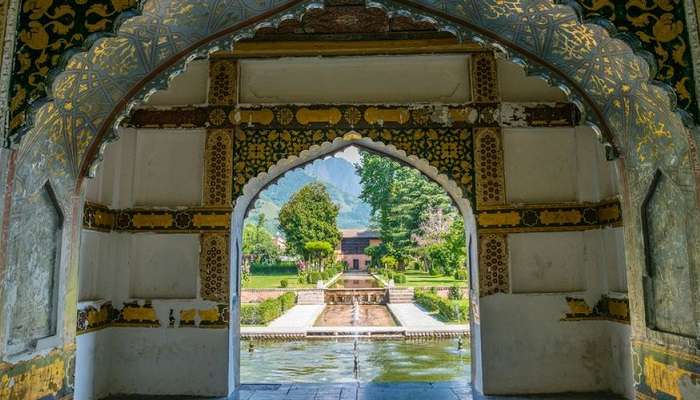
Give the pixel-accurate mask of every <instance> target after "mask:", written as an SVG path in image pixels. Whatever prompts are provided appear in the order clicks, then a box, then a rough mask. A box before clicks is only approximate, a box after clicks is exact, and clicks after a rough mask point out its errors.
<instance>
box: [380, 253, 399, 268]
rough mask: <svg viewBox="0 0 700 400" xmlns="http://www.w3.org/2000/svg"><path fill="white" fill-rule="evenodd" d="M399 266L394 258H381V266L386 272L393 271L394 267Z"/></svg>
mask: <svg viewBox="0 0 700 400" xmlns="http://www.w3.org/2000/svg"><path fill="white" fill-rule="evenodd" d="M398 265H399V262H398V261H396V258H394V256H384V257H382V266H383V267H384V268H386V269H387V270H391V271H393V270H395V269H396V267H397V266H398Z"/></svg>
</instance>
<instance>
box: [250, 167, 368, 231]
mask: <svg viewBox="0 0 700 400" xmlns="http://www.w3.org/2000/svg"><path fill="white" fill-rule="evenodd" d="M314 181H318V182H320V183H322V184H323V185H324V186H325V187H326V190H328V194H329V195H330V196H331V200H333V202H334V203H335V204H337V205H338V206H339V207H340V212H339V213H338V227H339V228H340V229H363V228H367V227H368V225H369V218H370V207H369V205H368V204H367V203H365V202H363V201H362V200H360V198H359V194H360V192H361V190H362V187H361V185H360V177H359V176H358V175H357V173H356V172H355V166H354V165H352V163H350V162H349V161H347V160H345V159H343V158H339V157H329V158H326V159H323V160H317V161H315V162H313V163H312V164H309V165H307V166H305V167H303V168H298V169H294V170H292V171H289V172H287V173H286V174H284V175H283V176H282V177H280V178H279V179H278V180H277V181H276V182H274V183H273V184H271V185H270V186H268V187H267V188H266V189H264V190H263V191H262V192H260V195H259V196H258V200H257V201H256V202H255V204H254V208H253V209H251V210H250V213H249V214H248V220H247V221H246V222H248V221H251V222H252V221H254V220H255V219H256V218H257V216H258V215H259V214H261V213H262V214H265V216H266V217H267V223H266V227H267V229H268V230H269V231H270V232H272V233H276V232H278V231H279V227H278V221H277V217H278V215H279V211H280V208H282V206H283V205H284V203H286V202H287V201H288V200H289V198H290V197H292V195H293V194H294V193H296V192H297V191H298V190H299V189H301V188H302V187H303V186H304V185H306V184H308V183H311V182H314Z"/></svg>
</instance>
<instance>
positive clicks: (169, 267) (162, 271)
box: [129, 233, 199, 299]
mask: <svg viewBox="0 0 700 400" xmlns="http://www.w3.org/2000/svg"><path fill="white" fill-rule="evenodd" d="M131 243H132V248H131V251H130V254H129V264H130V274H129V278H130V282H131V284H130V297H133V298H146V299H152V298H178V299H187V298H196V297H197V275H198V271H199V235H198V234H153V233H139V234H132V235H131Z"/></svg>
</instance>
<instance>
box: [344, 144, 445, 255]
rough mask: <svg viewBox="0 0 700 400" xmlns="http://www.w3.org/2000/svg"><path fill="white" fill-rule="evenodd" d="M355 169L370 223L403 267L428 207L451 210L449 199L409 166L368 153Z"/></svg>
mask: <svg viewBox="0 0 700 400" xmlns="http://www.w3.org/2000/svg"><path fill="white" fill-rule="evenodd" d="M361 157H362V161H361V162H360V163H358V164H356V166H355V168H356V170H357V172H358V175H360V183H361V185H362V192H361V193H360V198H361V199H362V200H364V201H365V202H367V203H368V204H369V205H370V208H371V210H372V225H374V226H375V227H378V229H379V231H380V234H381V237H382V241H383V242H384V244H385V246H386V249H387V253H388V254H390V255H392V256H394V257H395V258H396V259H397V260H398V262H399V263H400V264H401V265H402V266H403V265H404V264H405V262H406V260H408V259H409V258H410V256H411V253H412V252H413V250H414V248H415V243H414V242H413V240H412V237H413V235H415V234H419V233H420V228H421V223H422V221H423V220H424V219H425V218H426V217H427V215H428V214H429V210H435V209H440V210H442V211H443V212H444V213H454V209H453V207H452V201H451V200H450V198H449V197H448V196H447V194H446V193H445V192H444V190H443V189H442V188H441V187H440V186H438V185H437V184H435V183H433V182H431V181H429V180H427V179H426V178H425V177H424V176H423V175H421V173H420V172H419V171H417V170H415V169H413V168H408V167H404V166H402V165H401V164H399V163H398V162H396V161H393V160H391V159H389V158H386V157H384V156H380V155H376V154H372V153H369V152H362V153H361Z"/></svg>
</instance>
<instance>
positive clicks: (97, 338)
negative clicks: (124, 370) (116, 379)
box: [73, 330, 111, 400]
mask: <svg viewBox="0 0 700 400" xmlns="http://www.w3.org/2000/svg"><path fill="white" fill-rule="evenodd" d="M75 342H76V351H75V364H76V368H75V392H74V394H73V397H74V398H75V400H95V399H101V398H104V397H105V396H106V395H107V394H108V393H109V383H110V376H109V370H110V361H111V357H110V352H109V341H108V338H107V334H106V331H104V330H101V331H96V332H90V333H84V334H82V335H78V336H77V337H76V339H75Z"/></svg>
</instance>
